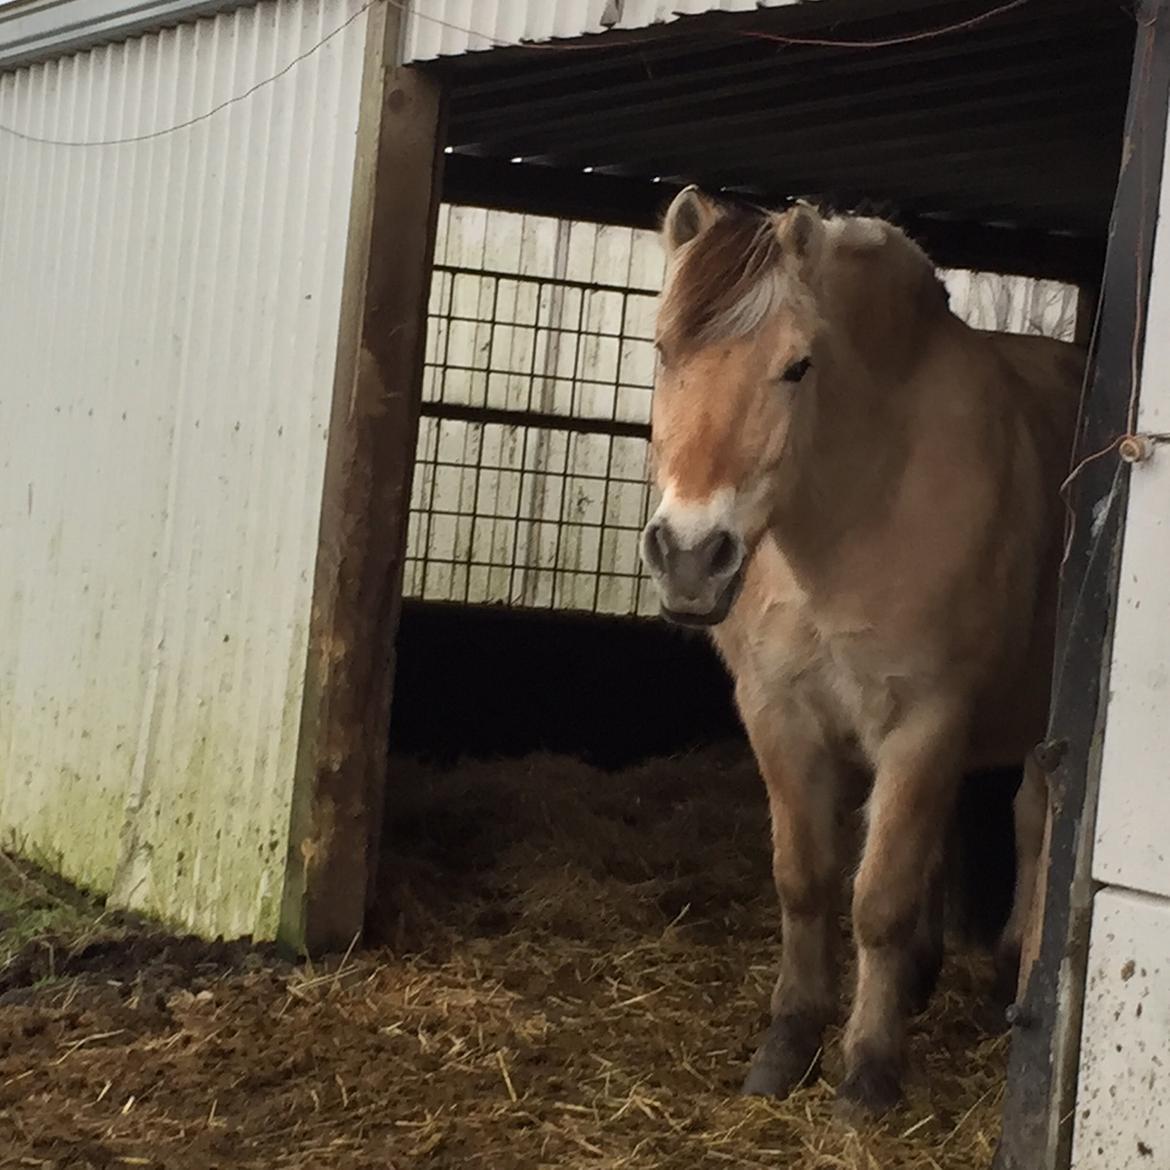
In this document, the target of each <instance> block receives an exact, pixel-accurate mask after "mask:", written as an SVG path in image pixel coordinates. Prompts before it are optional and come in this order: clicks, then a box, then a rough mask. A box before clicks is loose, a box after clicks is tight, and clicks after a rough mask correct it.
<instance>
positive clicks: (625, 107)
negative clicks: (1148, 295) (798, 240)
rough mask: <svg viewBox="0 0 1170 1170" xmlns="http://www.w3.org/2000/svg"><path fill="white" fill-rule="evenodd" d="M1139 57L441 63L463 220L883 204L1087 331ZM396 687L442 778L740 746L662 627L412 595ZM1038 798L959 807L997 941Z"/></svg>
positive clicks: (994, 791)
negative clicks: (1044, 298)
mask: <svg viewBox="0 0 1170 1170" xmlns="http://www.w3.org/2000/svg"><path fill="white" fill-rule="evenodd" d="M1133 45H1134V18H1133V14H1132V13H1131V12H1130V11H1128V10H1127V8H1126V6H1125V5H1122V4H1118V3H1113V2H1111V0H1026V2H1023V0H1015V2H1010V3H1005V4H999V5H988V4H973V3H971V2H969V0H963V2H958V3H943V4H939V3H929V4H928V3H923V2H921V0H873V2H870V3H863V4H859V3H857V2H856V0H820V2H818V3H815V4H803V5H796V6H791V7H783V8H775V9H768V10H759V11H757V12H755V13H752V14H727V13H713V14H709V15H704V16H697V17H688V18H686V19H683V20H681V21H679V22H677V23H675V24H669V25H666V26H657V27H653V28H650V29H647V30H643V31H639V32H613V33H608V34H606V35H605V36H604V37H603V38H588V37H586V38H582V39H581V40H580V41H577V42H573V43H572V44H571V45H567V44H565V43H563V42H550V43H547V44H544V45H539V46H531V47H521V46H516V47H511V48H509V47H503V48H496V49H494V50H493V51H491V52H488V53H484V52H472V53H467V54H464V55H461V56H457V57H453V58H448V59H441V60H439V61H437V62H434V63H432V64H431V65H429V66H427V68H432V69H434V70H435V71H436V73H437V74H439V75H440V76H441V77H442V79H443V82H444V85H445V87H446V91H447V94H448V119H447V146H446V151H445V153H446V159H445V173H444V198H445V199H446V200H447V201H448V202H450V203H459V204H466V205H472V206H479V207H492V208H500V209H508V210H513V211H523V212H529V213H533V214H539V215H550V216H557V217H561V218H563V219H579V220H586V221H594V222H605V223H615V224H623V225H629V226H637V227H653V226H654V225H655V224H656V222H657V218H658V217H659V215H660V214H661V211H662V208H663V207H664V205H665V203H666V202H667V201H668V200H669V198H670V196H671V195H672V194H673V192H674V191H675V190H677V189H678V188H679V187H680V186H681V185H683V184H685V183H687V182H697V183H699V184H701V185H703V186H704V187H706V188H707V189H710V190H722V191H726V192H728V193H731V194H734V195H737V196H741V197H744V198H747V199H750V200H752V201H754V202H757V203H760V204H762V205H779V204H782V203H783V202H784V201H786V200H788V199H790V198H793V197H806V198H813V199H815V200H818V201H820V202H821V203H822V204H823V205H826V206H829V207H838V208H853V207H859V206H862V207H871V208H876V209H878V210H880V211H881V213H882V214H885V215H887V216H888V217H889V218H892V219H894V220H895V221H896V222H898V223H900V224H901V225H902V226H904V227H905V228H906V229H907V230H908V231H910V232H911V234H913V235H914V236H915V237H916V238H918V239H919V240H920V241H921V242H922V243H923V244H924V246H925V247H926V248H927V249H928V251H930V253H931V254H932V256H933V257H934V258H935V259H936V261H937V262H938V263H940V264H942V265H946V266H950V267H968V268H971V269H975V270H981V271H992V272H1005V273H1014V274H1022V275H1033V276H1043V277H1048V278H1052V279H1060V280H1064V281H1066V282H1069V283H1072V284H1075V285H1077V286H1078V287H1079V288H1080V290H1081V294H1082V312H1081V318H1082V321H1081V324H1082V328H1083V339H1087V335H1088V327H1089V325H1090V323H1091V315H1092V313H1091V310H1092V306H1093V305H1094V303H1095V297H1096V292H1097V287H1098V283H1099V279H1100V270H1101V265H1102V258H1103V255H1104V249H1105V241H1106V237H1107V233H1108V226H1109V221H1110V210H1111V205H1112V200H1113V193H1114V188H1115V185H1116V178H1117V171H1118V165H1119V161H1120V157H1121V133H1122V124H1123V121H1124V116H1125V108H1126V98H1127V93H1128V80H1129V72H1130V58H1131V56H1132V53H1133ZM422 410H423V415H424V417H425V416H427V415H434V416H436V417H440V418H441V417H443V413H444V410H445V408H444V407H443V405H441V404H432V403H429V402H424V404H423V408H422ZM473 413H474V412H473ZM462 417H464V418H468V417H470V416H468V413H467V411H466V409H465V408H464V410H463V412H462ZM472 421H474V418H473V417H472ZM512 421H513V422H515V421H518V420H515V419H513V420H512ZM520 421H522V420H520ZM575 425H577V426H582V427H585V428H588V427H589V425H590V420H588V419H582V420H577V421H576V424H575ZM395 693H396V696H397V697H396V702H395V707H394V713H393V720H392V727H391V744H392V751H394V752H395V753H398V754H405V755H410V756H417V757H421V758H424V759H430V760H433V761H436V762H438V763H442V764H450V763H452V762H453V761H455V760H456V759H459V758H461V757H468V756H470V757H480V758H492V757H518V756H521V755H523V754H525V753H528V752H533V751H551V752H557V753H565V754H569V755H573V756H576V757H578V758H580V759H582V760H584V761H587V762H589V763H591V764H595V765H596V766H599V767H602V768H608V769H615V768H620V767H624V766H629V765H631V764H634V763H637V762H638V761H641V760H645V759H647V758H650V757H655V756H663V755H669V754H672V753H677V752H685V751H688V750H691V749H694V748H696V747H700V746H702V745H704V744H709V743H711V742H718V741H723V740H736V739H738V738H739V737H740V735H741V733H740V730H739V727H738V722H737V720H736V717H735V713H734V709H733V705H732V702H731V696H730V690H729V686H728V683H727V680H726V678H725V676H724V673H723V671H722V668H721V666H720V665H719V664H718V662H717V661H716V660H715V657H714V655H713V654H712V652H711V650H710V648H709V646H708V645H707V644H706V642H705V640H703V639H701V638H696V637H694V636H690V635H686V634H683V633H680V632H679V631H677V630H673V629H670V628H667V627H666V626H665V625H663V624H662V623H659V622H654V621H647V620H645V619H636V618H628V619H620V618H606V617H599V616H595V615H592V614H585V613H570V612H564V611H560V612H547V611H546V612H541V611H537V610H526V609H520V608H515V609H510V608H507V607H500V606H490V607H487V606H461V605H455V604H437V603H433V602H424V601H420V600H411V599H408V600H407V601H406V602H405V605H404V612H403V616H402V623H401V627H400V632H399V641H398V660H397V681H396V686H395ZM1017 782H1018V774H1016V773H999V774H996V775H992V776H981V777H977V778H972V779H971V780H970V781H969V782H968V784H967V785H966V787H965V789H964V793H963V797H962V806H961V809H960V817H959V822H960V825H961V834H962V838H963V846H964V848H963V849H962V852H961V856H962V862H961V868H962V875H963V876H962V884H963V886H964V888H966V889H967V890H968V891H969V892H970V897H968V898H967V899H966V901H967V903H968V907H967V909H968V914H969V917H970V918H971V921H972V923H973V924H974V925H975V927H976V929H977V930H978V932H979V933H980V934H981V935H982V936H984V937H987V936H989V935H990V934H991V933H992V932H993V931H994V929H995V928H996V927H997V925H998V923H999V922H1001V921H1002V919H1003V916H1004V915H1005V914H1006V906H1007V900H1008V897H1009V890H1010V883H1011V871H1012V866H1013V864H1014V863H1013V859H1012V852H1011V837H1012V832H1011V823H1010V822H1011V816H1010V801H1011V795H1012V792H1013V791H1014V787H1015V785H1016V783H1017Z"/></svg>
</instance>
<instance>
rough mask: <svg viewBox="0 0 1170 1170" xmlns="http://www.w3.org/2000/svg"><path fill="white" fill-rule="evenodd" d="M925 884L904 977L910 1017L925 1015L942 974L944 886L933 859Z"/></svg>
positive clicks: (944, 911)
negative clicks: (923, 1013) (907, 969)
mask: <svg viewBox="0 0 1170 1170" xmlns="http://www.w3.org/2000/svg"><path fill="white" fill-rule="evenodd" d="M925 884H926V891H925V894H924V895H923V898H922V903H921V905H920V906H919V909H918V924H917V926H916V927H915V930H914V941H913V943H912V944H911V948H910V970H909V972H908V975H907V978H908V980H909V988H908V993H907V1002H908V1004H909V1008H910V1012H911V1013H912V1014H913V1015H918V1014H919V1012H924V1011H926V1009H927V1007H928V1006H929V1004H930V999H931V996H933V995H934V989H935V988H936V987H937V986H938V977H939V975H940V974H941V973H942V965H943V935H944V927H945V925H946V885H945V882H944V880H943V867H942V862H941V860H939V859H936V860H935V861H933V862H932V863H931V864H930V865H929V866H928V867H927V877H926V881H925Z"/></svg>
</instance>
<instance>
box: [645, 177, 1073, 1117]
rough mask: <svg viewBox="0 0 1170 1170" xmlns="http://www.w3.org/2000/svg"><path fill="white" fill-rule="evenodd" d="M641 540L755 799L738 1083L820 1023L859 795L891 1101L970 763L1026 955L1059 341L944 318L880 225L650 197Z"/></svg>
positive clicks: (1060, 374)
mask: <svg viewBox="0 0 1170 1170" xmlns="http://www.w3.org/2000/svg"><path fill="white" fill-rule="evenodd" d="M663 235H664V242H665V246H666V251H667V254H668V266H667V276H666V282H665V285H664V288H663V292H662V296H661V299H660V302H659V306H658V316H657V345H658V350H659V355H660V360H659V368H658V373H657V376H656V384H655V391H654V399H653V408H652V444H653V463H654V466H655V474H656V477H657V480H658V485H659V487H660V489H661V491H662V501H661V505H660V507H659V508H658V509H657V511H656V512H655V514H654V516H653V517H652V518H651V520H650V522H649V524H648V525H647V527H646V529H645V531H644V533H643V537H642V555H643V559H644V561H645V563H646V565H647V567H648V569H649V571H650V573H651V575H652V576H653V578H654V580H655V582H656V584H657V586H658V590H659V593H660V598H661V603H662V610H663V613H664V615H665V616H666V617H668V618H670V619H672V620H673V621H676V622H682V623H686V624H691V625H704V626H709V627H711V632H712V634H713V637H714V641H715V644H716V646H717V648H718V650H719V652H720V653H721V655H722V657H723V659H724V660H725V662H726V664H727V666H728V667H729V669H730V671H731V673H732V675H733V676H734V679H735V690H736V699H737V703H738V706H739V711H740V714H741V716H742V719H743V722H744V725H745V727H746V730H747V732H748V736H749V738H750V740H751V743H752V746H753V749H754V751H755V755H756V758H757V760H758V762H759V767H760V770H761V772H762V774H763V779H764V782H765V785H766V788H767V794H768V799H769V804H770V811H771V820H772V841H773V858H774V864H773V870H774V875H775V881H776V887H777V891H778V893H779V897H780V904H781V911H782V940H783V951H782V960H781V969H780V973H779V979H778V981H777V983H776V987H775V991H774V993H773V997H772V1024H771V1026H770V1028H769V1030H768V1032H767V1034H766V1036H765V1039H764V1041H763V1044H762V1045H761V1047H760V1048H759V1050H758V1051H757V1053H756V1056H755V1058H754V1060H753V1062H752V1067H751V1070H750V1072H749V1074H748V1078H747V1083H746V1085H745V1090H746V1091H748V1092H750V1093H763V1094H775V1095H780V1096H783V1095H785V1094H787V1093H788V1092H790V1091H791V1090H792V1089H793V1088H795V1087H796V1086H798V1085H799V1084H800V1083H802V1081H803V1080H804V1078H805V1077H806V1076H807V1075H808V1074H809V1072H810V1071H811V1070H812V1068H813V1066H814V1064H815V1061H816V1058H817V1054H818V1052H819V1050H820V1046H821V1043H822V1035H823V1032H824V1029H825V1027H826V1025H827V1024H828V1023H829V1022H830V1021H831V1019H832V1018H833V1017H834V1016H835V1014H836V1008H837V998H838V979H837V976H838V969H837V966H838V965H837V959H836V956H835V946H834V934H835V930H834V927H835V925H836V914H837V901H838V899H837V894H838V892H839V891H840V890H841V888H842V885H843V880H842V878H843V873H844V870H843V866H844V864H845V859H844V858H843V856H842V848H841V834H840V831H839V830H840V827H841V819H842V818H841V807H842V799H843V793H844V792H845V791H846V789H847V787H848V785H849V784H850V782H851V780H854V779H857V778H859V777H860V779H861V781H862V782H863V783H865V784H868V788H867V789H865V790H864V791H866V792H867V794H868V795H867V799H866V803H865V810H864V811H865V817H864V832H863V842H862V848H861V857H860V863H859V866H858V868H857V870H856V874H855V876H854V878H853V883H852V923H853V935H854V941H855V945H856V948H857V960H858V963H857V966H858V970H857V983H856V987H855V990H854V994H853V1000H852V1008H851V1012H850V1015H849V1020H848V1026H847V1028H846V1030H845V1078H844V1081H843V1082H842V1084H841V1085H840V1087H839V1089H838V1097H839V1101H840V1103H841V1105H842V1107H843V1109H844V1110H845V1111H846V1112H850V1111H857V1110H860V1111H863V1112H868V1113H880V1112H883V1111H884V1110H886V1109H888V1108H889V1107H891V1106H892V1105H894V1104H895V1103H896V1102H897V1101H898V1100H899V1098H900V1096H901V1088H902V1075H903V1064H904V1043H905V1041H904V1036H905V1030H906V1019H907V1016H908V1015H909V1014H910V1012H911V1011H912V1010H917V1008H918V1007H920V1006H922V1005H923V1004H924V1002H925V1000H926V998H928V997H929V994H930V991H931V989H932V987H933V984H934V980H935V979H936V977H937V975H938V971H939V968H940V966H941V963H942V910H941V891H942V883H941V880H940V869H941V866H942V852H943V844H944V838H945V836H946V831H947V828H948V825H949V821H950V816H951V813H952V808H953V805H954V802H955V798H956V792H957V788H958V786H959V783H960V779H961V776H962V775H963V773H964V772H965V771H967V770H973V769H976V768H980V767H992V766H1000V765H1005V764H1017V765H1018V764H1019V763H1020V762H1021V761H1027V762H1026V765H1025V773H1024V781H1023V783H1022V785H1021V788H1020V790H1019V794H1018V795H1017V798H1016V838H1017V844H1016V848H1017V882H1016V891H1015V901H1014V904H1013V910H1012V914H1011V919H1010V921H1009V923H1008V925H1007V928H1006V930H1005V933H1004V938H1003V940H1002V942H1001V945H1000V957H1001V962H1002V964H1003V965H1004V966H1005V967H1009V968H1010V966H1011V965H1012V963H1013V962H1014V963H1018V955H1019V949H1020V942H1021V936H1022V934H1023V931H1024V928H1025V924H1026V920H1027V917H1028V913H1029V908H1030V905H1031V900H1032V894H1033V888H1034V886H1035V884H1036V876H1037V875H1036V869H1037V860H1038V855H1039V850H1040V844H1041V835H1042V830H1043V823H1044V816H1045V811H1046V800H1047V794H1046V789H1045V786H1044V781H1043V777H1042V774H1041V773H1040V771H1039V769H1038V767H1037V765H1036V763H1035V761H1034V760H1033V758H1032V754H1031V749H1032V748H1033V747H1034V745H1035V744H1036V743H1037V742H1038V741H1039V739H1040V738H1041V737H1042V736H1043V733H1044V729H1045V720H1046V713H1047V706H1048V693H1049V681H1050V675H1051V666H1052V653H1053V628H1054V623H1055V609H1056V587H1057V578H1058V570H1059V560H1060V551H1061V548H1060V546H1061V532H1062V516H1063V513H1062V510H1061V504H1060V498H1059V488H1060V484H1061V481H1062V480H1063V478H1064V475H1065V472H1066V469H1067V463H1068V458H1069V451H1070V448H1071V443H1072V435H1073V431H1074V428H1075V419H1076V413H1077V403H1078V395H1079V390H1080V386H1081V377H1082V372H1083V368H1084V363H1085V355H1084V353H1083V352H1082V351H1081V350H1080V349H1079V348H1077V347H1075V346H1072V345H1069V344H1066V343H1063V342H1058V341H1052V340H1049V339H1046V338H1040V337H1022V336H1009V335H996V334H989V333H983V332H980V331H977V330H974V329H972V328H970V327H968V326H967V325H966V324H964V323H963V322H962V321H960V320H959V319H958V318H957V317H956V316H955V315H954V314H953V313H952V312H951V311H950V308H949V306H948V303H947V297H946V293H945V290H944V288H943V286H942V284H941V282H940V281H939V279H938V277H937V275H936V272H935V269H934V267H933V265H932V264H931V262H930V261H929V260H928V259H927V257H926V256H925V254H924V253H923V252H922V251H921V250H920V249H919V248H918V247H917V246H916V245H915V244H914V243H913V242H912V241H911V240H910V239H908V238H907V237H906V236H905V235H904V234H903V233H902V232H901V231H900V230H898V229H897V228H896V227H894V226H893V225H891V224H889V223H886V222H884V221H883V220H879V219H870V218H863V217H859V216H839V217H832V218H823V217H822V216H821V215H820V214H819V213H818V212H816V211H815V210H813V209H812V208H811V207H808V206H805V205H802V204H798V205H796V206H794V207H792V208H791V209H789V210H787V211H785V212H782V213H765V212H758V213H757V212H755V211H753V210H744V209H740V208H734V209H733V208H730V207H726V206H723V205H721V204H720V203H717V202H715V201H713V200H711V199H709V198H707V197H705V196H704V195H703V194H701V193H700V192H699V191H698V190H696V189H695V188H688V189H687V190H685V191H683V192H682V193H680V194H679V195H678V196H677V197H676V199H675V201H674V203H673V204H672V205H671V208H670V210H669V212H668V213H667V216H666V220H665V224H664V228H663Z"/></svg>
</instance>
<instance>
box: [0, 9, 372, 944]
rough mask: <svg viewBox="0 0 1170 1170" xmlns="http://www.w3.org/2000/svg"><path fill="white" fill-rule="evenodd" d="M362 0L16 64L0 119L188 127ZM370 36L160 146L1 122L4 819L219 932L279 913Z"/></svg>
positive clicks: (91, 129)
mask: <svg viewBox="0 0 1170 1170" xmlns="http://www.w3.org/2000/svg"><path fill="white" fill-rule="evenodd" d="M360 6H361V0H264V2H262V3H260V4H258V5H256V6H255V7H249V8H237V9H236V10H235V11H233V12H232V13H230V14H226V15H221V16H218V17H215V18H211V19H206V20H202V21H200V22H198V23H197V24H189V25H183V26H179V27H177V28H174V29H169V30H164V31H162V32H160V33H156V34H151V35H149V36H146V37H140V38H135V39H133V40H130V41H127V42H123V43H121V44H118V45H114V46H104V47H101V48H98V49H94V50H91V51H89V52H87V53H84V54H78V55H75V56H72V57H68V58H64V59H61V60H58V61H52V62H48V63H42V64H38V65H34V66H29V67H26V68H23V69H21V70H18V71H15V72H11V73H7V74H3V75H0V121H3V122H5V123H7V124H10V125H16V126H19V127H21V128H27V129H28V130H29V131H30V132H32V133H36V134H40V135H44V136H47V137H53V138H63V139H68V140H72V139H81V138H85V139H91V140H92V139H95V138H106V137H121V136H124V135H132V134H137V133H142V132H149V131H151V130H153V129H155V128H159V127H165V126H167V125H173V124H174V123H175V122H177V121H181V120H183V119H184V118H187V117H190V116H192V115H194V114H198V113H200V112H202V111H203V110H206V109H209V108H210V107H211V106H212V105H214V104H216V103H217V102H219V101H221V100H223V99H224V98H225V97H230V96H234V95H236V94H239V93H242V92H243V91H244V90H246V89H248V88H249V87H250V86H252V85H254V84H255V83H256V82H257V81H261V80H263V79H265V78H267V77H270V76H272V75H274V74H275V73H276V72H277V71H278V70H279V69H281V68H282V67H283V66H284V65H286V64H287V63H288V62H289V61H291V60H292V59H293V58H294V57H296V56H297V55H299V54H300V53H303V52H304V51H305V50H307V49H309V48H310V47H311V46H313V45H314V44H316V43H317V42H318V41H320V40H321V38H322V37H323V36H324V35H325V34H327V33H329V32H330V31H332V30H333V29H334V28H336V27H337V26H338V25H340V24H341V23H342V21H344V20H345V19H346V18H347V17H349V16H350V15H352V14H353V13H355V12H356V11H357V10H358V9H359V8H360ZM364 40H365V19H364V17H359V18H358V19H357V20H355V21H354V22H353V23H352V24H351V25H349V26H348V28H346V29H345V31H344V32H342V33H341V34H340V35H338V36H337V37H335V38H333V39H332V40H331V41H330V42H329V43H328V44H326V45H325V46H323V47H322V48H321V49H319V50H318V51H317V52H315V53H313V54H312V55H311V56H309V57H308V58H306V59H305V60H303V61H301V62H300V63H299V64H298V65H297V66H296V67H295V68H294V69H293V70H291V71H290V72H289V73H288V74H286V75H285V76H284V77H282V78H281V79H280V80H278V81H276V82H275V83H273V84H272V85H270V86H266V87H264V88H262V89H260V90H258V91H257V92H255V93H253V94H252V95H251V96H250V97H249V98H247V99H246V100H244V101H241V102H238V103H236V104H235V105H233V106H231V107H229V108H228V109H226V110H224V111H222V112H221V113H219V114H217V115H216V116H215V117H214V118H212V119H209V120H207V121H205V122H201V123H199V124H198V125H196V126H192V127H190V128H188V129H186V130H182V131H179V132H176V133H174V134H170V135H167V136H165V137H162V138H158V139H154V140H151V141H148V142H144V143H137V144H134V145H129V146H120V147H95V148H90V149H63V148H57V147H48V146H40V145H36V144H32V143H25V142H20V141H18V140H15V139H12V138H11V137H8V136H3V135H0V257H3V263H4V271H5V274H6V278H5V280H4V281H3V282H2V283H0V352H3V353H5V355H6V371H5V373H6V377H5V381H4V385H3V386H2V387H0V430H2V432H3V433H4V434H5V435H6V437H7V436H15V437H16V438H15V442H7V443H6V444H5V449H4V450H3V452H0V555H2V556H3V561H4V563H5V564H6V565H11V566H15V571H13V572H10V573H5V574H3V575H2V576H0V619H2V620H4V622H5V630H6V638H5V639H4V640H3V641H2V642H0V834H2V837H0V841H2V843H4V844H15V845H16V846H17V847H19V848H22V849H23V850H24V851H26V852H28V853H31V854H33V855H36V856H40V857H42V858H44V859H46V860H48V861H49V862H50V863H51V864H53V865H54V866H55V867H56V868H57V869H59V870H60V871H61V872H62V873H64V874H65V875H66V876H67V877H70V878H72V879H74V880H78V881H81V882H83V883H85V884H87V885H92V886H94V887H96V888H99V889H103V890H112V891H113V893H114V897H115V901H117V902H119V903H121V904H124V905H128V906H131V907H133V908H135V909H139V910H143V911H146V912H148V913H152V914H155V915H157V916H159V917H161V918H163V919H165V920H167V921H170V922H172V923H175V924H178V925H182V926H183V927H185V928H188V929H193V930H196V931H198V932H200V933H203V934H225V935H228V936H231V935H243V934H255V935H256V936H258V937H272V936H273V935H274V934H275V930H276V927H277V914H278V911H279V904H280V895H281V889H282V884H283V874H284V865H285V859H286V853H287V847H288V842H287V830H288V815H289V804H290V799H291V786H292V779H293V770H294V760H295V752H296V744H297V738H298V734H299V721H300V706H301V687H302V685H303V674H304V663H305V657H306V646H307V630H308V618H309V608H310V604H311V590H312V570H313V564H314V559H315V554H316V543H317V528H318V521H319V509H320V490H321V483H322V477H323V469H324V454H325V442H326V435H327V426H328V418H329V409H330V402H331V395H332V387H333V363H334V360H335V353H336V341H337V330H338V323H339V314H340V299H341V283H342V270H343V264H344V255H345V244H346V238H347V232H348V211H349V198H350V188H351V185H352V171H353V145H354V141H355V137H354V136H355V132H356V127H357V113H358V96H359V85H360V77H361V65H362V57H363V49H364ZM18 505H19V506H18Z"/></svg>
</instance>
